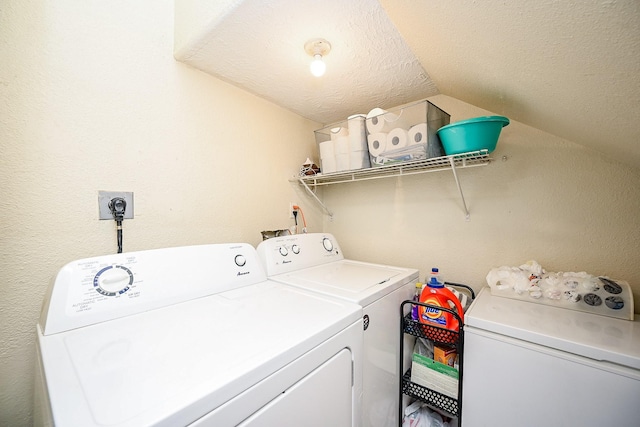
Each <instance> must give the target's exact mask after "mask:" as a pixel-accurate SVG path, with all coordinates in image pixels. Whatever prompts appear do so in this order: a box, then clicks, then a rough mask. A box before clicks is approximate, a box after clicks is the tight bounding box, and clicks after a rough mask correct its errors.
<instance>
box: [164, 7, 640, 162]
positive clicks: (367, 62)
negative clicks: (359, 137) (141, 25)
mask: <svg viewBox="0 0 640 427" xmlns="http://www.w3.org/2000/svg"><path fill="white" fill-rule="evenodd" d="M211 3H215V5H212V4H211ZM381 5H382V6H381ZM315 37H323V38H325V39H327V40H329V41H330V42H331V44H332V46H333V48H332V51H331V53H330V54H329V55H328V56H327V57H326V58H325V61H326V63H327V74H326V75H325V76H324V77H322V78H316V77H313V76H311V74H310V73H309V71H308V64H309V61H310V59H311V58H310V57H309V56H308V55H307V54H306V53H305V52H304V49H303V46H304V43H305V42H306V41H307V40H308V39H311V38H315ZM175 56H176V58H177V59H179V60H181V61H183V62H186V63H188V64H191V65H193V66H194V67H197V68H200V69H202V70H203V71H206V72H208V73H210V74H213V75H216V76H218V77H220V78H222V79H224V80H227V81H229V82H231V83H233V84H235V85H238V86H241V87H243V88H245V89H247V90H249V91H251V92H253V93H255V94H257V95H260V96H262V97H264V98H266V99H269V100H271V101H273V102H274V103H277V104H279V105H281V106H283V107H286V108H288V109H290V110H292V111H294V112H296V113H298V114H300V115H302V116H304V117H307V118H310V119H312V120H314V121H317V122H320V123H325V124H326V123H332V122H335V121H338V120H343V119H344V118H346V117H347V116H349V115H351V114H355V113H366V112H368V111H369V110H370V109H372V108H373V107H376V106H381V107H393V106H397V105H401V104H404V103H406V102H410V101H414V100H418V99H422V98H426V97H428V96H431V95H435V94H437V93H443V94H446V95H450V96H453V97H455V98H458V99H460V100H463V101H465V102H468V103H470V104H474V105H477V106H479V107H481V108H484V109H487V110H490V111H493V112H495V113H497V114H503V115H506V116H508V117H510V118H511V119H514V120H517V121H520V122H523V123H526V124H529V125H531V126H534V127H536V128H538V129H541V130H544V131H546V132H548V133H551V134H554V135H557V136H560V137H563V138H566V139H568V140H571V141H574V142H577V143H579V144H582V145H585V146H587V147H590V148H593V149H595V150H597V151H600V152H602V153H604V154H606V155H607V156H610V157H612V158H614V159H617V160H619V161H621V162H623V163H627V164H629V165H632V166H635V167H637V168H640V2H639V1H638V0H582V1H558V0H539V1H536V2H505V1H503V0H482V1H470V0H448V1H436V0H380V2H378V1H377V0H350V1H345V0H325V1H322V2H318V1H313V0H297V1H296V0H273V1H269V2H266V1H263V0H244V1H242V0H219V1H216V2H211V1H207V0H182V1H179V2H176V50H175ZM425 70H426V71H425Z"/></svg>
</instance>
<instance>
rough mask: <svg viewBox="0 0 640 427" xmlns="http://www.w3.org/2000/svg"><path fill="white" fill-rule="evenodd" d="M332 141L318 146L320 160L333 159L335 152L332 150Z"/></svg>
mask: <svg viewBox="0 0 640 427" xmlns="http://www.w3.org/2000/svg"><path fill="white" fill-rule="evenodd" d="M333 144H334V143H333V141H325V142H321V143H320V144H319V147H320V158H321V159H322V160H325V159H329V158H333V156H335V150H334V149H333Z"/></svg>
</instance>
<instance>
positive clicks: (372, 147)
mask: <svg viewBox="0 0 640 427" xmlns="http://www.w3.org/2000/svg"><path fill="white" fill-rule="evenodd" d="M367 142H368V144H367V145H368V146H369V153H371V155H372V156H374V157H375V156H379V155H380V154H382V153H384V152H385V150H386V149H387V134H386V133H382V132H380V133H374V134H371V135H369V136H368V137H367Z"/></svg>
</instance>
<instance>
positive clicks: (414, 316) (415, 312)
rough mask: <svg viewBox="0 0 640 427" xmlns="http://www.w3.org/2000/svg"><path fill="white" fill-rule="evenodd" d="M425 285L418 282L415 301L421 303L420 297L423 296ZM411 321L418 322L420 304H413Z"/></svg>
mask: <svg viewBox="0 0 640 427" xmlns="http://www.w3.org/2000/svg"><path fill="white" fill-rule="evenodd" d="M422 287H423V284H422V283H420V282H416V291H415V293H414V294H413V300H414V301H420V295H421V294H422ZM411 319H413V320H415V321H418V304H411Z"/></svg>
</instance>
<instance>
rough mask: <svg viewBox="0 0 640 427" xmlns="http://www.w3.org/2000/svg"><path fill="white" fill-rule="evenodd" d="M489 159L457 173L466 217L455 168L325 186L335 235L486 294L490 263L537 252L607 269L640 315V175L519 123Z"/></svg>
mask: <svg viewBox="0 0 640 427" xmlns="http://www.w3.org/2000/svg"><path fill="white" fill-rule="evenodd" d="M430 100H432V102H433V103H434V104H436V105H438V106H439V107H441V108H442V109H444V110H445V111H447V112H449V113H450V114H451V120H452V121H458V120H463V119H466V118H471V117H476V116H481V115H487V114H492V113H491V112H488V111H485V110H481V109H479V108H476V107H474V106H471V105H469V104H466V103H464V102H462V101H458V100H456V99H454V98H451V97H447V96H444V95H437V96H435V97H432V98H430ZM551 106H552V104H551V103H550V108H551ZM594 126H597V124H594ZM491 157H492V158H493V159H495V161H493V162H492V163H491V164H489V165H488V166H484V167H478V168H469V169H461V170H459V171H458V175H459V178H460V181H461V185H462V189H463V191H464V195H465V198H466V201H467V204H468V206H469V210H470V213H471V218H470V221H468V222H466V221H465V218H464V213H463V208H462V203H461V200H460V197H459V194H458V190H457V187H456V186H455V181H454V178H453V175H452V173H451V172H434V173H428V174H424V175H418V176H405V177H400V178H386V179H381V180H374V181H366V182H357V183H348V184H337V185H333V186H329V187H327V188H325V189H324V192H323V193H324V197H323V201H324V202H325V203H326V205H327V206H328V207H329V209H330V210H332V211H333V212H334V219H333V221H332V222H330V221H329V220H328V217H325V231H328V232H332V233H334V234H335V235H336V237H337V238H338V239H339V241H340V243H341V246H342V249H343V250H344V252H345V254H346V256H347V257H350V258H355V259H361V260H366V261H370V262H381V263H388V264H392V265H401V266H407V267H414V268H418V269H420V271H421V277H422V278H423V277H424V275H425V274H426V273H427V272H428V271H430V269H431V267H440V269H441V271H442V273H443V276H445V278H446V279H447V280H450V281H454V282H456V281H457V282H461V283H468V284H470V285H472V286H473V287H474V288H476V289H478V290H479V289H480V287H482V286H485V285H486V281H485V277H486V274H487V273H488V272H489V270H490V269H491V268H493V267H498V266H502V265H509V266H518V265H521V264H523V263H524V262H526V261H528V260H532V259H533V260H537V261H538V262H539V263H541V264H542V265H543V267H545V268H547V270H549V271H586V272H588V273H591V274H598V275H609V276H610V277H612V278H616V279H623V280H627V281H628V282H629V283H630V285H631V286H632V287H633V290H634V296H635V307H636V312H637V311H638V308H640V264H639V263H638V257H639V255H640V171H638V170H637V169H633V168H631V167H629V166H625V165H622V164H619V163H617V162H614V161H610V160H607V159H606V158H603V157H602V156H601V155H599V154H597V153H595V152H593V151H591V150H589V149H585V148H584V147H582V146H580V145H577V144H575V143H572V142H569V141H566V140H563V139H560V138H557V137H554V136H552V135H549V134H547V133H544V132H541V131H539V130H536V129H534V128H531V127H528V126H525V125H522V124H520V123H517V122H513V121H512V122H511V124H510V125H509V126H507V127H506V128H504V129H503V132H502V134H501V136H500V140H499V143H498V146H497V148H496V151H494V152H493V153H492V154H491ZM503 157H504V158H505V160H503Z"/></svg>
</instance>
